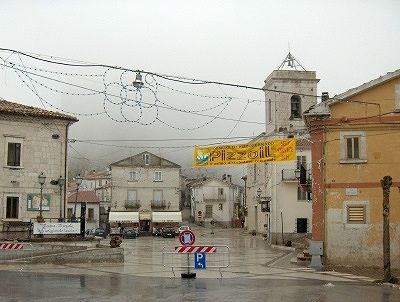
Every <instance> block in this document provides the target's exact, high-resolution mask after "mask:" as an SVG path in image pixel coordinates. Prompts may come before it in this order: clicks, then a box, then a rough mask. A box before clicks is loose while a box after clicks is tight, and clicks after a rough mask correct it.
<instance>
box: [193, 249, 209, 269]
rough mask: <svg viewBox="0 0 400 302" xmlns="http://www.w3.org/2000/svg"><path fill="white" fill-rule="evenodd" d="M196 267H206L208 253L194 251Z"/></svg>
mask: <svg viewBox="0 0 400 302" xmlns="http://www.w3.org/2000/svg"><path fill="white" fill-rule="evenodd" d="M194 268H196V269H206V253H194Z"/></svg>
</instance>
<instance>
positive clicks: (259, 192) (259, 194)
mask: <svg viewBox="0 0 400 302" xmlns="http://www.w3.org/2000/svg"><path fill="white" fill-rule="evenodd" d="M261 193H262V191H261V188H258V190H257V201H258V202H259V201H260V200H261Z"/></svg>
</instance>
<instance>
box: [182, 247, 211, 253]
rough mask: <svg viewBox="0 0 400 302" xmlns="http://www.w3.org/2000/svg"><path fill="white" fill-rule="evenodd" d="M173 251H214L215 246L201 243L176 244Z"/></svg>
mask: <svg viewBox="0 0 400 302" xmlns="http://www.w3.org/2000/svg"><path fill="white" fill-rule="evenodd" d="M175 252H177V253H216V252H217V247H215V246H201V245H192V246H190V245H189V246H176V247H175Z"/></svg>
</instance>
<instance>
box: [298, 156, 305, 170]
mask: <svg viewBox="0 0 400 302" xmlns="http://www.w3.org/2000/svg"><path fill="white" fill-rule="evenodd" d="M301 165H303V167H304V168H306V169H307V157H306V156H304V155H301V156H297V163H296V169H300V166H301Z"/></svg>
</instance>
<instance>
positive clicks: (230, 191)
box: [187, 175, 243, 227]
mask: <svg viewBox="0 0 400 302" xmlns="http://www.w3.org/2000/svg"><path fill="white" fill-rule="evenodd" d="M187 187H188V189H189V191H190V196H191V217H192V218H193V219H194V221H196V222H211V221H213V222H216V223H218V224H220V225H224V226H229V227H231V226H234V225H237V223H235V222H236V221H238V220H239V209H240V204H241V200H242V197H243V196H242V193H243V191H242V190H241V187H240V186H238V185H234V184H232V181H231V176H230V175H224V176H223V179H214V178H207V177H202V178H200V179H196V180H192V181H190V182H189V183H188V184H187Z"/></svg>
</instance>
